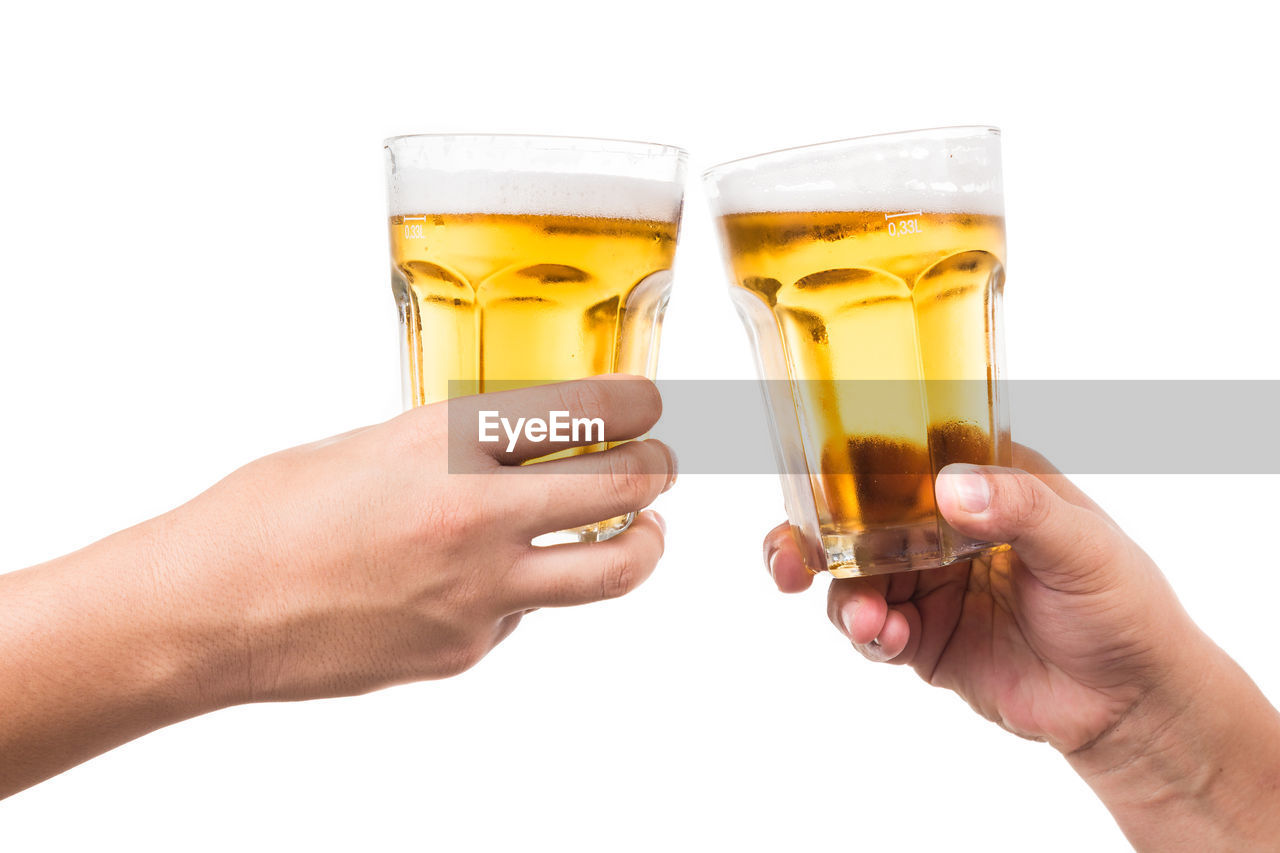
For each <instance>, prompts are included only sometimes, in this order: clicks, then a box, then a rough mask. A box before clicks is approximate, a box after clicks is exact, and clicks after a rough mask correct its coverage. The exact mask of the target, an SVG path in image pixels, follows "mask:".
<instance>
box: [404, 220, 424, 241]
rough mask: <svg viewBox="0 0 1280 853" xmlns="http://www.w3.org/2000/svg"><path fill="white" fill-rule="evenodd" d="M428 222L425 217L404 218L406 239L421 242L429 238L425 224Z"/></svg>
mask: <svg viewBox="0 0 1280 853" xmlns="http://www.w3.org/2000/svg"><path fill="white" fill-rule="evenodd" d="M426 221H427V217H425V216H406V217H405V218H404V239H406V240H421V239H422V238H423V237H425V236H427V234H426V230H425V228H424V223H425V222H426Z"/></svg>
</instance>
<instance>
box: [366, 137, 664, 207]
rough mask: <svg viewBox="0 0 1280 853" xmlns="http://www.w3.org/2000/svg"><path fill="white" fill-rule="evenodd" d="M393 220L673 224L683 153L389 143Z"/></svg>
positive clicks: (626, 147) (600, 146)
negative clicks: (542, 218)
mask: <svg viewBox="0 0 1280 853" xmlns="http://www.w3.org/2000/svg"><path fill="white" fill-rule="evenodd" d="M385 148H386V152H387V202H388V208H389V210H390V212H391V215H393V216H401V215H414V214H421V213H505V214H520V213H529V214H547V215H562V216H590V217H609V218H618V219H648V220H656V221H665V222H675V221H676V220H678V219H679V216H680V204H681V200H682V198H683V187H684V163H685V154H684V152H683V151H681V150H680V149H679V148H673V147H671V146H667V145H650V144H647V143H640V142H619V141H614V140H599V139H567V138H560V137H544V136H433V135H422V136H399V137H395V138H393V139H388V140H387V141H386V143H385Z"/></svg>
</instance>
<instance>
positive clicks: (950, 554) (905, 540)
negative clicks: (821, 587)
mask: <svg viewBox="0 0 1280 853" xmlns="http://www.w3.org/2000/svg"><path fill="white" fill-rule="evenodd" d="M1008 549H1009V546H1008V545H1005V544H1001V543H997V542H981V541H978V540H976V539H969V538H968V537H965V536H961V535H960V534H959V533H957V532H956V531H955V530H953V529H952V528H951V527H950V526H949V525H946V524H945V523H944V524H941V525H940V524H938V523H937V522H936V521H935V520H934V519H929V520H927V521H920V522H917V523H915V524H904V525H898V526H893V527H882V528H874V529H869V530H861V531H858V532H857V533H824V534H823V535H822V550H823V552H824V553H825V556H826V566H824V567H822V568H824V569H826V571H828V572H830V573H831V575H832V576H833V577H837V578H860V577H869V576H871V575H884V574H890V573H893V572H914V571H920V570H921V569H937V568H941V567H942V566H949V565H951V564H952V563H955V562H958V561H960V560H967V559H972V558H974V557H979V556H983V555H985V554H995V553H998V552H1000V551H1007V550H1008Z"/></svg>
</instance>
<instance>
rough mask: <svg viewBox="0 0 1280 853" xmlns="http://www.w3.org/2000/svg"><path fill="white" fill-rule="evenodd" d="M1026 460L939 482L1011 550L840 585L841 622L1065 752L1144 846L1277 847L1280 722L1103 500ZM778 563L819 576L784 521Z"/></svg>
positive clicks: (947, 497) (783, 569) (773, 565)
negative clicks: (807, 564)
mask: <svg viewBox="0 0 1280 853" xmlns="http://www.w3.org/2000/svg"><path fill="white" fill-rule="evenodd" d="M1014 462H1015V464H1017V465H1018V466H1020V468H1021V469H1022V470H1014V469H1005V468H994V467H982V468H979V467H974V466H969V465H951V466H948V467H947V468H945V469H943V471H942V472H940V474H939V476H938V480H937V483H936V486H935V494H936V497H937V505H938V509H939V512H940V513H941V514H942V516H943V517H944V518H945V519H946V520H947V521H948V522H949V523H950V524H951V525H952V526H953V527H954V528H955V529H956V530H958V531H959V532H960V533H962V534H966V535H968V536H972V537H975V538H977V539H980V540H985V541H991V542H1007V543H1009V544H1010V545H1011V546H1012V550H1007V551H1003V552H998V553H995V554H992V555H989V556H984V557H982V558H980V559H974V560H966V561H963V562H959V563H956V564H953V565H950V566H946V567H943V568H939V569H932V570H927V571H919V572H905V573H900V574H893V575H879V576H874V577H868V578H851V579H846V580H833V581H832V583H831V586H830V588H829V590H828V597H827V598H828V601H827V614H828V617H829V618H830V619H831V621H832V622H833V623H834V624H835V626H836V627H837V628H838V629H839V630H840V631H841V633H843V634H844V635H845V636H846V637H847V638H848V639H849V640H850V642H851V643H852V644H853V646H854V648H856V649H858V651H860V652H861V653H862V654H863V655H865V656H866V657H868V658H869V659H871V660H874V661H889V662H892V663H900V664H907V665H909V666H911V667H912V668H913V669H915V671H916V672H917V673H918V674H919V675H920V677H921V678H923V679H924V680H925V681H927V682H928V683H930V684H933V685H936V686H939V687H946V688H949V689H951V690H953V691H955V692H956V693H957V694H959V695H960V696H961V697H962V698H964V699H965V700H966V701H967V702H968V703H969V705H970V706H971V707H973V709H974V710H976V711H977V712H978V713H980V714H982V715H983V716H984V717H986V718H987V719H990V720H992V721H994V722H996V723H998V724H999V725H1001V726H1002V727H1004V728H1006V729H1008V730H1009V731H1011V732H1014V733H1015V734H1018V735H1021V736H1023V737H1026V738H1031V739H1033V740H1042V741H1048V742H1049V743H1050V744H1052V745H1053V746H1054V747H1055V748H1057V749H1058V750H1060V751H1061V752H1063V753H1064V754H1065V755H1066V757H1067V760H1068V761H1069V762H1070V764H1071V766H1072V767H1073V769H1075V770H1076V771H1077V772H1078V773H1079V774H1080V775H1081V776H1082V777H1083V778H1084V779H1085V781H1086V782H1088V783H1089V785H1090V786H1091V787H1092V788H1093V789H1094V791H1095V792H1096V793H1097V794H1098V796H1099V797H1100V798H1101V799H1102V801H1103V803H1104V804H1105V805H1106V806H1107V808H1108V809H1110V810H1111V812H1112V814H1113V815H1114V816H1115V818H1116V820H1117V822H1118V823H1119V825H1120V827H1121V829H1123V830H1124V832H1125V834H1126V836H1127V837H1128V838H1129V840H1130V841H1131V842H1132V843H1133V844H1134V846H1135V847H1136V848H1138V849H1141V850H1148V849H1149V850H1160V851H1168V850H1195V851H1199V850H1210V849H1212V850H1219V849H1221V850H1226V849H1230V850H1245V849H1248V850H1254V849H1257V850H1271V849H1275V844H1276V843H1277V840H1278V839H1280V809H1277V808H1276V805H1277V800H1278V799H1280V716H1278V715H1277V714H1276V711H1275V709H1274V708H1272V706H1271V705H1270V703H1268V702H1267V700H1266V698H1265V697H1264V696H1263V695H1262V693H1261V691H1259V690H1258V688H1257V686H1256V685H1254V684H1253V682H1252V681H1251V680H1250V679H1249V677H1248V675H1246V674H1245V673H1244V671H1243V670H1241V669H1240V668H1239V667H1238V666H1237V665H1236V664H1235V662H1234V661H1232V660H1231V659H1230V658H1229V657H1228V656H1227V655H1226V654H1225V653H1224V652H1223V651H1222V650H1221V649H1219V648H1218V647H1217V646H1215V645H1214V644H1213V643H1212V642H1211V641H1210V640H1209V638H1208V637H1206V636H1205V635H1204V634H1203V633H1202V632H1201V631H1200V630H1199V628H1197V627H1196V625H1195V624H1194V623H1193V622H1192V620H1191V618H1190V617H1189V616H1188V615H1187V613H1186V612H1185V611H1184V610H1183V609H1182V606H1181V605H1180V604H1179V602H1178V600H1177V598H1176V596H1175V595H1174V593H1173V590H1172V589H1171V588H1170V587H1169V585H1168V583H1167V582H1166V581H1165V579H1164V577H1163V575H1162V574H1161V573H1160V571H1159V569H1158V568H1157V567H1156V565H1155V564H1154V563H1153V562H1152V561H1151V559H1150V558H1149V557H1148V556H1147V555H1146V554H1145V553H1143V552H1142V550H1141V549H1140V548H1138V546H1137V545H1136V544H1135V543H1134V542H1133V541H1132V540H1130V539H1129V538H1128V537H1127V536H1126V535H1125V534H1124V533H1123V532H1122V531H1121V530H1120V529H1119V528H1118V527H1117V526H1116V525H1115V524H1114V522H1112V521H1111V519H1109V518H1108V517H1107V516H1106V514H1105V513H1103V512H1102V510H1101V509H1099V508H1098V506H1097V505H1096V504H1095V503H1094V502H1093V501H1091V500H1090V499H1089V498H1088V497H1087V496H1086V495H1085V494H1084V493H1083V492H1081V491H1080V490H1079V489H1078V488H1076V487H1075V486H1074V485H1073V484H1072V483H1071V482H1070V481H1068V480H1067V478H1066V477H1064V476H1063V475H1062V474H1061V473H1060V472H1058V471H1056V470H1055V469H1054V468H1053V467H1052V466H1051V465H1050V464H1049V463H1048V462H1047V461H1046V460H1045V459H1044V458H1043V457H1041V456H1040V455H1039V454H1036V453H1034V452H1033V451H1030V450H1027V449H1026V448H1023V447H1020V446H1015V448H1014ZM765 562H766V564H767V565H768V567H769V570H770V573H771V574H772V575H773V578H774V581H775V582H776V584H777V586H778V588H779V589H781V590H782V591H784V592H799V591H801V590H804V589H807V588H808V587H809V586H810V585H811V583H812V581H813V577H812V575H810V574H809V572H808V570H806V569H805V567H804V565H803V561H802V559H801V557H800V552H799V550H798V548H797V547H796V544H795V541H794V540H793V539H792V536H791V533H790V531H789V529H788V527H787V526H786V525H782V526H780V527H778V528H775V529H774V530H773V531H771V532H770V533H769V535H768V536H767V537H766V539H765Z"/></svg>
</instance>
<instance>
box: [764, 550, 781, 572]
mask: <svg viewBox="0 0 1280 853" xmlns="http://www.w3.org/2000/svg"><path fill="white" fill-rule="evenodd" d="M777 556H778V546H777V545H774V544H773V543H772V542H766V543H765V546H764V567H765V570H766V571H768V572H769V577H771V578H773V577H777V576H776V575H775V574H774V573H773V561H774V559H775V558H776V557H777Z"/></svg>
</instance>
